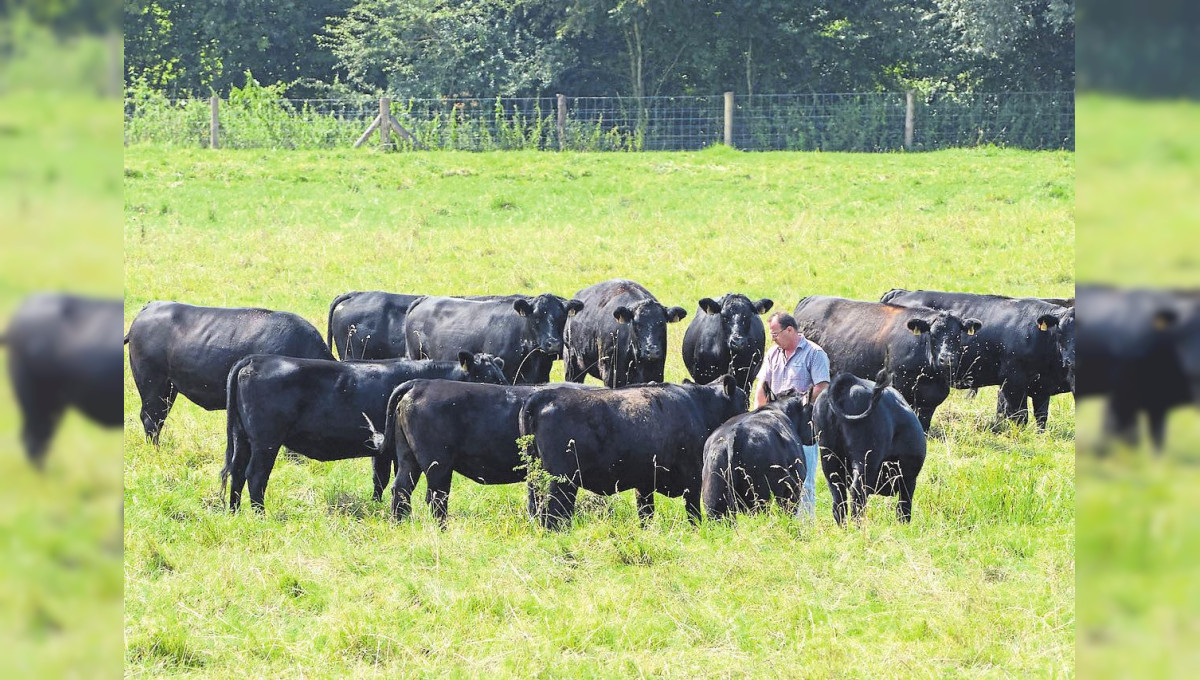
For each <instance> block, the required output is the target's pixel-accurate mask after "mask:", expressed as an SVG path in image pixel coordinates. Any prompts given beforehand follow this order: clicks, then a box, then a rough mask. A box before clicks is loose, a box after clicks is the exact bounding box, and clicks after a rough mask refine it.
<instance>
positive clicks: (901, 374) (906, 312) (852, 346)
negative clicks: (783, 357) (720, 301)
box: [793, 295, 981, 432]
mask: <svg viewBox="0 0 1200 680" xmlns="http://www.w3.org/2000/svg"><path fill="white" fill-rule="evenodd" d="M793 316H795V317H796V323H797V325H798V326H799V330H800V332H801V333H804V335H805V337H807V338H808V339H809V340H812V341H813V342H816V343H817V344H818V345H820V346H821V347H822V348H824V350H825V352H826V353H827V354H828V355H829V370H830V371H831V372H832V373H835V374H836V373H840V372H848V373H853V374H854V375H857V376H859V377H864V378H865V377H871V376H874V375H876V374H877V373H878V372H879V371H881V370H884V371H887V372H888V374H889V375H891V376H892V381H893V384H894V385H895V386H896V389H898V390H899V391H900V394H902V395H903V396H904V399H905V400H906V401H908V403H909V405H910V406H912V408H913V410H914V411H915V412H916V414H917V418H918V419H919V420H920V421H921V427H922V428H923V429H924V430H925V431H926V432H928V431H929V425H930V422H931V421H932V420H933V413H934V410H935V409H937V407H938V405H940V404H941V403H942V402H943V401H945V400H946V397H947V396H949V395H950V383H951V376H952V374H953V366H954V363H955V362H956V361H957V360H958V358H959V355H960V354H961V348H962V336H964V335H972V334H974V333H976V332H977V331H978V330H979V329H980V327H981V324H980V322H979V320H978V319H973V318H969V319H965V320H964V319H962V318H961V317H958V316H956V315H954V314H951V313H949V312H944V311H941V310H938V309H931V308H929V307H917V306H913V307H902V306H900V305H894V304H883V303H878V302H860V301H858V300H846V299H844V298H835V297H825V296H821V295H813V296H810V297H806V298H804V299H802V300H800V303H799V304H797V305H796V311H795V312H794V314H793Z"/></svg>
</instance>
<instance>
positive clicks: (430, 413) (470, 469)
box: [379, 380, 595, 526]
mask: <svg viewBox="0 0 1200 680" xmlns="http://www.w3.org/2000/svg"><path fill="white" fill-rule="evenodd" d="M566 388H575V389H595V388H585V387H584V386H582V385H575V384H573V383H566V384H563V383H556V384H554V385H540V386H496V385H474V384H470V383H455V382H448V381H445V380H410V381H409V382H406V383H404V384H402V385H400V386H399V387H397V388H396V389H395V390H394V391H393V392H392V394H391V397H389V399H388V405H387V424H386V427H385V428H384V436H383V442H382V444H381V445H380V449H379V450H380V453H382V454H385V455H392V454H394V456H393V457H394V460H395V463H396V483H395V485H394V486H393V487H392V512H393V514H394V515H395V517H396V519H397V520H402V519H404V518H405V517H407V516H408V514H409V512H410V510H411V507H412V504H411V498H412V491H413V489H414V488H415V487H416V485H417V481H418V480H419V479H420V478H421V475H422V474H424V475H425V478H426V481H427V484H426V488H427V492H426V496H425V500H426V502H427V503H428V504H429V506H430V510H431V511H432V513H433V516H434V517H436V518H437V520H438V521H439V522H440V523H441V524H442V525H443V526H445V524H446V515H447V511H448V506H449V502H450V482H451V477H452V476H453V473H455V472H457V473H459V474H461V475H463V476H464V477H468V478H470V479H472V480H474V481H475V482H476V483H479V484H515V483H517V482H520V481H524V480H525V469H524V464H523V463H522V461H521V455H520V452H519V451H518V449H517V439H518V438H519V437H520V436H521V434H520V428H519V426H518V417H519V415H520V411H521V406H522V405H524V403H525V400H526V399H528V398H529V396H530V395H532V394H534V393H535V392H539V391H544V390H555V389H566ZM530 502H531V503H532V502H533V499H532V498H531V499H530ZM531 507H532V506H531Z"/></svg>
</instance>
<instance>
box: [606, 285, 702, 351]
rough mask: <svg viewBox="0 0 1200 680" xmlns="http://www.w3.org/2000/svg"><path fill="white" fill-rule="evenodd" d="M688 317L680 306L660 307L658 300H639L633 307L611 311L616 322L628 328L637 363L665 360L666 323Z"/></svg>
mask: <svg viewBox="0 0 1200 680" xmlns="http://www.w3.org/2000/svg"><path fill="white" fill-rule="evenodd" d="M685 316H687V310H685V309H684V308H683V307H663V306H662V305H661V304H659V302H658V301H657V300H642V301H641V302H639V303H637V304H636V305H634V306H633V307H632V308H630V307H626V306H624V305H622V306H620V307H617V308H616V309H614V310H613V318H614V319H616V320H617V323H621V324H628V325H629V342H630V344H631V345H632V349H633V356H634V360H635V362H636V363H639V364H640V363H644V362H650V361H662V360H664V359H666V357H667V324H669V323H676V322H677V321H680V320H681V319H683V318H684V317H685Z"/></svg>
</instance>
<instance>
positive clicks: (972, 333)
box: [967, 326, 975, 335]
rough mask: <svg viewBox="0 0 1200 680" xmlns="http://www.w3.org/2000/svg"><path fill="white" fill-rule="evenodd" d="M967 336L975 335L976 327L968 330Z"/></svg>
mask: <svg viewBox="0 0 1200 680" xmlns="http://www.w3.org/2000/svg"><path fill="white" fill-rule="evenodd" d="M967 335H975V327H974V326H971V327H970V328H968V329H967Z"/></svg>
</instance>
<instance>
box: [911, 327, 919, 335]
mask: <svg viewBox="0 0 1200 680" xmlns="http://www.w3.org/2000/svg"><path fill="white" fill-rule="evenodd" d="M912 334H913V335H920V334H921V329H920V328H914V329H912Z"/></svg>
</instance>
